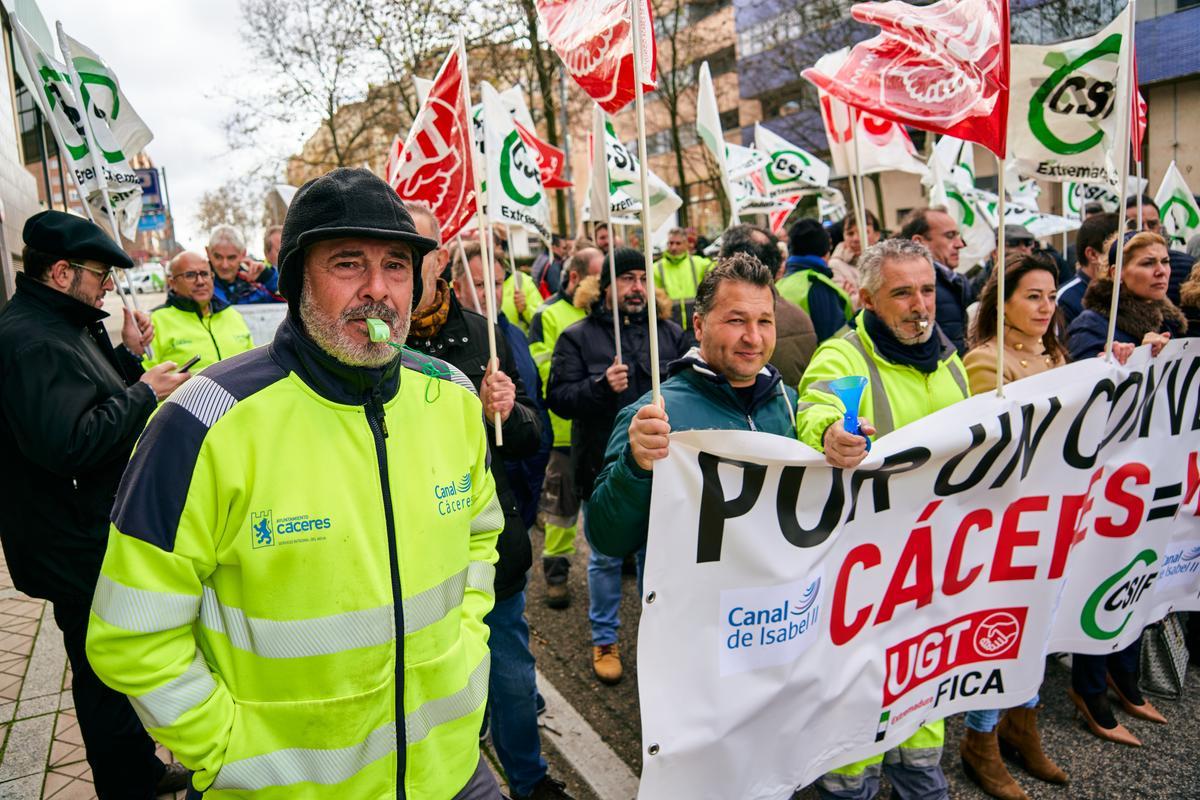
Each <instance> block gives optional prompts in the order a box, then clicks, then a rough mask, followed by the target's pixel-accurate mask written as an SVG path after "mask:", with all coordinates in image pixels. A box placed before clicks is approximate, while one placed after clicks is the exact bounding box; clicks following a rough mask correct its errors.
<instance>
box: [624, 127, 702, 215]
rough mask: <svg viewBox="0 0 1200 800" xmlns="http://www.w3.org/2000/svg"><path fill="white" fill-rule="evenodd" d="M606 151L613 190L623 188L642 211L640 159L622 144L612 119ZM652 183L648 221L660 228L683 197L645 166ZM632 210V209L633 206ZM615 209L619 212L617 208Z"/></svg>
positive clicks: (681, 202)
mask: <svg viewBox="0 0 1200 800" xmlns="http://www.w3.org/2000/svg"><path fill="white" fill-rule="evenodd" d="M604 155H605V159H606V160H607V162H608V181H609V191H610V193H614V194H615V192H616V190H620V191H622V192H625V193H626V194H627V195H628V196H629V197H631V198H633V199H634V202H635V203H636V204H637V206H638V208H637V211H638V213H640V212H641V208H640V206H641V201H640V198H641V196H642V177H641V172H640V170H639V169H638V160H637V158H636V157H635V156H634V155H633V153H631V152H629V148H627V147H626V146H625V145H623V144H621V140H620V139H618V138H617V134H616V131H614V130H613V126H612V123H611V122H605V123H604ZM646 177H647V181H648V183H649V186H648V189H649V192H648V194H649V196H650V209H649V212H648V213H647V215H646V217H647V222H648V223H649V228H650V231H651V232H654V231H657V230H658V229H659V228H661V227H662V226H663V225H664V224H666V222H667V221H668V220H669V219H671V215H672V214H674V213H675V212H676V211H678V210H679V207H680V206H681V205H683V201H682V200H680V199H679V195H677V194H675V191H674V190H673V189H672V188H671V187H670V186H669V185H668V184H667V182H666V181H664V180H663V179H662V178H660V177H658V176H657V175H655V174H654V173H653V172H651V171H650V170H649V169H647V170H646ZM631 211H632V210H631ZM613 213H617V210H616V208H614V209H613Z"/></svg>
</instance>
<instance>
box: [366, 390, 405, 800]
mask: <svg viewBox="0 0 1200 800" xmlns="http://www.w3.org/2000/svg"><path fill="white" fill-rule="evenodd" d="M365 409H366V412H367V425H368V426H370V428H371V436H372V437H373V438H374V440H375V458H376V461H377V462H378V465H379V484H380V486H381V487H382V490H383V517H384V520H385V522H386V523H387V543H388V564H389V566H390V568H391V579H392V607H393V608H394V609H395V611H394V614H395V624H396V798H397V800H404V797H405V791H404V773H405V769H406V767H407V763H406V761H407V752H406V751H407V749H408V742H407V737H406V735H405V731H404V603H403V602H402V600H401V598H402V595H401V593H400V558H399V554H398V553H397V551H396V517H395V513H394V511H393V509H392V492H391V484H390V482H389V481H388V465H387V445H386V443H385V440H386V439H387V438H388V430H387V421H386V420H385V419H384V411H383V398H382V397H381V396H380V394H379V390H378V389H375V390H373V391H372V392H371V398H370V399H369V400H368V401H367V402H366V404H365Z"/></svg>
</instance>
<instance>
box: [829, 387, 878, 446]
mask: <svg viewBox="0 0 1200 800" xmlns="http://www.w3.org/2000/svg"><path fill="white" fill-rule="evenodd" d="M829 388H830V389H832V390H833V393H834V394H835V395H837V399H838V400H841V401H842V406H843V407H845V409H846V413H845V415H844V416H843V417H842V427H843V428H845V429H846V433H853V434H858V435H862V434H859V433H858V408H859V405H860V404H861V403H862V395H863V390H864V389H866V388H867V379H866V378H864V377H862V376H861V375H848V376H846V377H845V378H838V379H837V380H836V381H833V382H832V383H830V384H829ZM863 438H864V439H866V440H867V449H868V450H870V449H871V437H869V436H865V435H863Z"/></svg>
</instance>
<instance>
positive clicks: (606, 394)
mask: <svg viewBox="0 0 1200 800" xmlns="http://www.w3.org/2000/svg"><path fill="white" fill-rule="evenodd" d="M687 350H688V344H687V341H686V337H685V335H684V333H683V329H682V328H680V327H679V325H678V324H677V323H675V322H674V321H672V320H669V319H662V318H661V315H660V319H659V320H658V363H659V377H660V379H661V380H666V379H667V365H668V364H669V363H670V362H672V361H674V360H675V359H677V358H679V357H680V356H682V355H683V354H684V353H686V352H687ZM616 354H617V348H616V344H615V340H614V339H613V318H612V312H611V311H609V310H608V309H607V308H605V307H604V304H603V301H602V300H599V299H598V300H596V301H595V302H594V303H593V304H592V307H591V310H590V311H589V313H588V315H587V316H586V317H584V318H583V319H581V320H580V321H579V322H576V323H575V324H574V325H572V326H570V327H569V328H567V329H566V330H565V331H563V332H562V333H561V334H559V337H558V341H557V342H556V343H555V345H554V357H553V359H552V360H551V362H550V382H549V385H548V387H547V390H546V403H547V405H549V406H550V410H551V411H553V412H554V413H555V414H558V415H559V416H560V417H562V418H563V419H569V420H572V421H573V423H574V424H572V425H571V470H572V474H573V477H574V478H575V491H576V492H577V493H578V495H579V497H580V499H582V500H587V499H589V498H590V497H591V496H592V484H593V483H595V481H596V476H597V475H599V474H600V470H601V468H602V467H603V466H604V450H605V448H606V447H607V446H608V436H609V433H610V432H611V431H612V425H613V420H615V419H616V418H617V412H618V411H620V410H621V409H622V408H624V407H625V406H627V405H629V404H630V403H632V402H633V401H635V400H637V399H638V398H639V397H641V396H642V395H644V394H645V393H646V392H648V391H650V383H651V381H650V329H649V327H648V325H647V321H646V314H645V313H644V312H643V313H640V314H625V315H622V318H621V360H622V362H623V363H625V364H628V365H629V387H628V388H627V389H626V390H625V391H624V392H621V394H617V393H616V392H614V391H613V390H612V387H611V386H609V385H608V380H607V379H606V378H605V377H604V373H605V371H606V370H607V369H608V368H609V367H610V366H612V363H613V359H614V358H615V357H616Z"/></svg>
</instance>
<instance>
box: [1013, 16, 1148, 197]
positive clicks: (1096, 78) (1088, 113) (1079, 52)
mask: <svg viewBox="0 0 1200 800" xmlns="http://www.w3.org/2000/svg"><path fill="white" fill-rule="evenodd" d="M1128 13H1129V11H1128V8H1126V10H1125V11H1123V12H1121V13H1120V14H1118V15H1117V18H1116V19H1114V20H1113V21H1112V23H1110V24H1109V25H1108V26H1107V27H1105V28H1104V29H1103V30H1101V31H1100V32H1099V33H1097V34H1096V35H1095V36H1089V37H1087V38H1085V39H1075V40H1073V41H1069V42H1060V43H1058V44H1052V45H1046V46H1040V45H1013V47H1012V82H1011V84H1010V85H1011V87H1012V93H1011V95H1010V100H1009V102H1010V104H1011V105H1010V108H1011V113H1010V114H1009V115H1008V147H1009V155H1008V159H1009V163H1012V164H1015V165H1016V167H1017V168H1018V169H1019V170H1020V172H1021V173H1022V174H1024V175H1029V176H1032V177H1036V178H1038V179H1040V180H1046V181H1058V182H1063V181H1075V182H1077V183H1099V184H1105V185H1111V186H1113V187H1116V186H1118V185H1119V183H1118V179H1117V171H1118V168H1117V165H1116V161H1117V155H1118V154H1117V152H1116V151H1117V150H1118V149H1119V148H1118V146H1117V144H1118V142H1119V141H1122V139H1121V138H1120V137H1118V135H1117V124H1118V119H1119V118H1120V117H1121V115H1120V114H1117V113H1114V112H1115V111H1116V109H1117V105H1118V103H1117V99H1118V98H1119V97H1127V96H1128V95H1127V94H1126V93H1125V92H1124V88H1123V87H1124V83H1125V81H1127V80H1128V79H1129V76H1128V75H1125V74H1122V73H1123V72H1124V73H1127V72H1128V70H1122V69H1121V65H1123V64H1127V63H1129V62H1128V56H1129V53H1128V43H1126V42H1124V39H1125V38H1126V37H1125V31H1126V28H1127V22H1126V14H1128Z"/></svg>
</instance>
